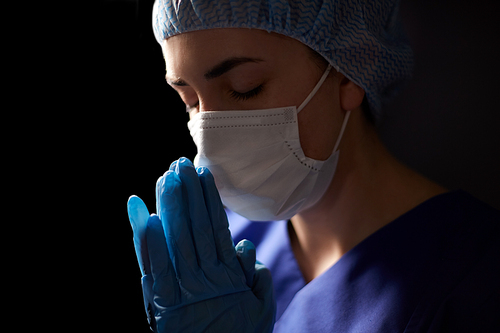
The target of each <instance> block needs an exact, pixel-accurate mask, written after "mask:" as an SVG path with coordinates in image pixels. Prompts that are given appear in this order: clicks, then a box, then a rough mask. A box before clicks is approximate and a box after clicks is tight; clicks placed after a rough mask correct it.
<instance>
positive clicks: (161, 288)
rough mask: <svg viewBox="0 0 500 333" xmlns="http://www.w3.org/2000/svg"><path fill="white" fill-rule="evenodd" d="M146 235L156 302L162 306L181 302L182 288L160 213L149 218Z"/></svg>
mask: <svg viewBox="0 0 500 333" xmlns="http://www.w3.org/2000/svg"><path fill="white" fill-rule="evenodd" d="M146 237H147V240H148V250H149V260H150V264H151V266H150V268H151V275H152V276H153V280H154V283H153V294H154V302H155V304H156V305H157V306H160V307H168V306H174V305H177V304H179V303H180V289H179V286H178V284H177V279H176V277H175V271H174V268H173V265H172V262H171V260H170V256H169V252H168V247H167V242H166V239H165V233H164V230H163V226H162V223H161V221H160V219H159V218H158V215H155V214H153V215H151V217H150V218H149V219H148V222H147V228H146ZM149 298H151V296H149Z"/></svg>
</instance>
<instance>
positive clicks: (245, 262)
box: [235, 239, 255, 288]
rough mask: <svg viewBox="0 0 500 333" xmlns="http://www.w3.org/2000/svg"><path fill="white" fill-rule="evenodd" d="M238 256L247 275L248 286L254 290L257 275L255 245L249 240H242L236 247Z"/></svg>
mask: <svg viewBox="0 0 500 333" xmlns="http://www.w3.org/2000/svg"><path fill="white" fill-rule="evenodd" d="M235 250H236V256H237V258H238V261H239V263H240V265H241V268H242V269H243V273H244V274H245V279H246V281H247V286H249V287H250V288H252V286H253V279H254V275H255V245H253V243H252V242H250V241H249V240H246V239H244V240H242V241H240V242H239V243H238V245H236V247H235Z"/></svg>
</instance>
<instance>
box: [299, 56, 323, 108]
mask: <svg viewBox="0 0 500 333" xmlns="http://www.w3.org/2000/svg"><path fill="white" fill-rule="evenodd" d="M331 70H332V65H330V64H328V67H327V68H326V70H325V73H323V76H322V77H321V79H319V82H318V83H317V84H316V86H315V87H314V89H313V90H312V91H311V93H310V94H309V96H307V97H306V99H305V101H303V102H302V104H300V106H299V107H298V109H297V113H299V112H300V111H302V109H303V108H304V107H305V106H306V105H307V103H309V101H310V100H311V99H312V98H313V97H314V95H316V92H318V90H319V88H321V85H322V84H323V82H325V80H326V77H327V76H328V74H330V71H331Z"/></svg>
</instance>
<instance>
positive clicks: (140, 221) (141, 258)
mask: <svg viewBox="0 0 500 333" xmlns="http://www.w3.org/2000/svg"><path fill="white" fill-rule="evenodd" d="M127 212H128V218H129V221H130V224H131V225H132V230H133V231H134V247H135V253H136V255H137V261H138V262H139V268H140V269H141V273H142V275H145V274H149V255H148V247H147V244H146V225H147V221H148V218H149V212H148V209H147V207H146V204H145V203H144V202H143V201H142V200H141V199H140V198H139V197H137V196H135V195H133V196H131V197H130V198H129V199H128V202H127Z"/></svg>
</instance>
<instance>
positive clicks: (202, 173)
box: [196, 167, 239, 269]
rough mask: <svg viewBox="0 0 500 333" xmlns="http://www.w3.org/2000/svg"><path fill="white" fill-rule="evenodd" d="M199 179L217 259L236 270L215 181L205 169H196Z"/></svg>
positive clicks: (235, 260)
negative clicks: (210, 224)
mask: <svg viewBox="0 0 500 333" xmlns="http://www.w3.org/2000/svg"><path fill="white" fill-rule="evenodd" d="M196 171H197V172H198V177H199V179H200V183H201V187H202V189H203V194H204V198H205V205H206V207H207V211H208V215H209V216H210V221H211V223H212V229H213V233H214V235H215V237H214V239H215V247H216V249H217V257H218V258H219V260H220V261H222V262H223V263H225V264H226V265H227V266H228V267H231V268H234V269H236V267H238V266H239V263H238V260H237V258H236V252H235V251H234V243H233V239H232V237H231V232H230V231H229V223H228V221H227V215H226V212H225V211H224V206H223V205H222V201H221V199H220V196H219V192H218V191H217V187H216V186H215V180H214V177H213V175H212V173H211V172H210V170H208V169H207V168H206V167H198V169H197V170H196Z"/></svg>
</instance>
